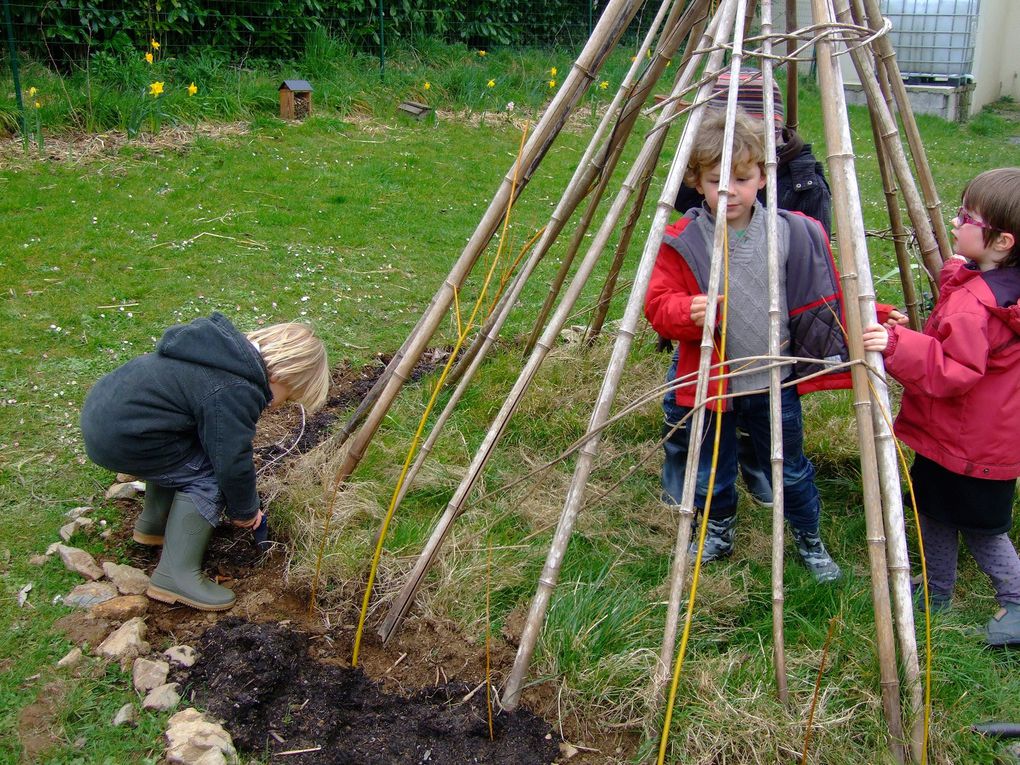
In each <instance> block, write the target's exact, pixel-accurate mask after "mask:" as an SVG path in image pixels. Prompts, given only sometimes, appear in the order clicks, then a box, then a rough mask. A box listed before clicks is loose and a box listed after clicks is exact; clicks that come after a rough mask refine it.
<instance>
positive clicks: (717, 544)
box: [689, 515, 737, 563]
mask: <svg viewBox="0 0 1020 765" xmlns="http://www.w3.org/2000/svg"><path fill="white" fill-rule="evenodd" d="M736 525H737V516H735V515H731V516H730V517H729V518H720V519H719V520H716V519H714V518H709V519H708V529H707V530H706V531H705V546H704V547H703V548H702V550H701V562H702V563H708V562H710V561H713V560H719V559H720V558H726V557H728V556H729V554H730V553H732V552H733V533H734V531H735V528H736ZM698 532H699V528H698V527H695V529H694V535H695V536H694V539H693V540H692V541H691V546H690V550H689V554H690V555H691V557H692V558H693V557H694V556H695V555H697V554H698V538H697V534H698Z"/></svg>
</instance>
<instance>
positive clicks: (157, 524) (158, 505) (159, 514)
mask: <svg viewBox="0 0 1020 765" xmlns="http://www.w3.org/2000/svg"><path fill="white" fill-rule="evenodd" d="M175 493H176V492H175V491H174V489H171V488H169V487H167V486H160V485H159V484H158V483H153V482H152V481H146V482H145V498H144V500H143V501H142V514H141V515H139V516H138V520H136V521H135V532H134V534H132V535H131V538H132V539H134V540H135V541H136V542H138V544H142V545H153V546H159V545H161V544H163V533H164V531H165V530H166V518H167V516H168V515H170V505H171V504H172V503H173V501H174V494H175Z"/></svg>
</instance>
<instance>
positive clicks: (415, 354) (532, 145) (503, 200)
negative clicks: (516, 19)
mask: <svg viewBox="0 0 1020 765" xmlns="http://www.w3.org/2000/svg"><path fill="white" fill-rule="evenodd" d="M640 5H641V0H609V4H608V5H607V7H606V10H605V11H604V12H603V14H602V16H601V17H600V18H599V21H598V24H597V25H596V27H595V30H594V32H593V33H592V36H591V37H590V38H589V39H588V42H587V44H586V45H585V47H584V49H583V50H582V51H581V54H580V55H579V56H578V58H577V60H576V61H575V62H574V65H573V66H572V67H571V71H570V74H568V75H567V78H566V80H565V81H564V83H563V89H562V90H561V91H560V92H558V93H557V94H556V96H554V98H553V100H552V102H551V103H550V104H549V107H548V108H547V109H546V111H545V113H544V114H543V115H542V119H541V120H540V121H539V123H538V125H537V126H536V128H535V131H534V132H533V133H532V135H531V138H530V139H529V140H528V144H527V145H526V146H525V147H524V152H523V156H522V161H521V167H522V173H521V178H520V183H519V185H518V187H517V193H518V194H519V193H520V191H521V189H522V188H523V186H524V185H525V184H526V182H527V181H528V180H529V179H530V178H531V175H532V174H533V173H534V171H535V169H536V168H537V167H538V165H539V163H540V162H541V160H542V158H543V157H544V156H545V154H546V152H547V151H548V150H549V147H550V146H551V145H552V143H553V141H554V140H555V138H556V136H557V135H558V134H559V131H560V129H561V128H562V127H563V125H564V123H565V122H566V120H567V118H568V117H569V115H570V112H571V111H572V110H573V108H574V107H575V106H576V105H577V103H578V102H579V101H580V99H581V97H582V96H583V95H584V93H585V91H586V89H587V87H588V86H589V85H590V84H591V82H592V81H593V80H594V79H595V76H596V74H597V72H598V71H599V69H600V68H601V67H602V64H603V63H604V62H605V60H606V57H607V56H608V55H609V53H610V52H611V51H612V49H613V48H614V47H615V45H616V43H617V42H618V41H619V39H620V37H621V36H622V34H623V32H624V31H625V30H626V28H627V25H628V24H629V23H630V21H631V19H632V18H633V17H634V14H635V13H636V12H637V10H638V8H639V7H640ZM515 166H516V163H515ZM513 172H514V170H513V167H512V168H511V169H510V170H509V171H508V172H507V173H506V175H505V176H504V178H503V181H502V183H501V185H500V187H499V189H498V190H497V192H496V194H495V196H494V197H493V199H492V202H490V204H489V207H488V209H487V210H486V211H485V213H484V215H483V217H482V220H481V222H480V223H479V224H478V227H477V228H476V229H475V232H474V234H473V235H472V236H471V238H470V239H469V240H468V243H467V245H466V246H465V248H464V251H463V252H462V253H461V256H460V258H458V260H457V262H456V264H454V267H453V269H452V270H451V271H450V274H449V276H448V277H447V279H446V281H445V282H444V283H443V285H442V286H441V287H440V288H439V291H438V292H437V293H436V296H435V297H434V298H433V303H432V304H431V306H430V308H429V310H428V311H427V312H426V314H425V316H424V317H423V320H422V322H421V324H420V329H419V331H418V332H417V333H416V334H415V339H414V341H413V342H411V343H409V344H408V347H407V352H406V354H405V356H404V358H403V359H402V360H401V361H400V363H399V364H398V365H397V367H396V368H395V369H394V371H393V373H392V375H391V377H390V379H389V380H388V381H387V383H386V386H385V387H384V388H383V390H382V391H381V393H380V395H379V399H378V401H377V402H376V404H375V406H373V407H372V410H371V411H370V412H369V414H368V416H367V417H366V418H365V422H364V424H363V425H362V426H361V429H360V430H359V431H358V433H357V435H356V436H355V437H354V439H353V441H352V442H351V446H350V448H349V450H348V452H347V454H346V456H345V458H344V461H343V463H342V464H341V466H340V469H339V470H338V472H337V475H336V477H335V479H334V482H335V485H340V484H341V483H343V482H344V481H346V480H347V478H348V477H349V476H350V475H351V473H352V472H354V469H355V467H357V465H358V463H359V462H361V459H362V458H363V457H364V455H365V451H366V449H367V448H368V444H369V443H370V442H371V440H372V438H373V436H374V435H375V432H376V430H378V428H379V425H380V424H381V423H382V420H383V418H384V417H385V416H386V413H387V412H388V411H389V408H390V406H391V405H392V404H393V400H394V398H395V397H396V395H397V393H398V392H399V390H400V388H401V386H402V385H403V382H404V381H405V380H406V379H407V377H408V375H409V373H410V370H411V369H412V368H413V367H414V365H415V363H417V361H418V359H419V358H420V357H421V354H422V352H423V351H424V349H425V347H426V345H427V344H428V342H429V340H431V338H432V335H433V334H434V333H435V331H436V329H437V328H438V326H439V324H440V322H441V321H442V318H443V316H444V315H445V314H446V311H447V310H448V309H449V307H450V304H451V303H452V302H453V296H454V293H455V292H456V291H457V289H458V288H459V285H460V284H462V283H463V281H464V279H465V278H466V276H467V274H468V273H469V272H470V271H471V268H472V267H473V266H474V264H475V262H476V261H477V259H478V257H479V256H480V255H481V253H482V252H483V250H484V249H485V247H486V245H487V244H488V242H489V240H491V239H492V236H493V234H494V233H495V231H496V228H497V227H498V225H499V222H500V220H501V219H502V217H503V214H504V212H505V210H506V209H507V208H508V207H509V206H510V203H511V202H512V200H511V199H510V193H511V188H512V187H513Z"/></svg>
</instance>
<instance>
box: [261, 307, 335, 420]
mask: <svg viewBox="0 0 1020 765" xmlns="http://www.w3.org/2000/svg"><path fill="white" fill-rule="evenodd" d="M247 337H248V339H249V340H251V341H252V342H253V343H256V344H257V345H258V347H259V353H261V354H262V360H263V361H265V362H266V368H267V369H268V370H269V375H270V377H275V378H276V379H277V380H278V381H279V382H281V383H283V384H284V385H286V386H287V388H288V389H289V390H290V391H291V393H292V394H293V395H294V399H295V400H296V401H297V402H298V403H299V404H301V405H303V406H304V407H305V409H307V410H309V411H310V412H314V411H315V410H316V409H318V408H319V407H321V406H322V405H323V404H324V403H326V394H327V392H328V391H329V364H328V363H327V361H326V347H325V346H324V345H323V344H322V340H320V339H319V338H317V337H316V336H315V334H314V333H313V332H312V328H311V327H309V326H308V325H307V324H299V323H296V322H289V323H286V324H271V325H270V326H268V327H263V328H261V329H256V330H255V331H253V332H249V333H248V335H247Z"/></svg>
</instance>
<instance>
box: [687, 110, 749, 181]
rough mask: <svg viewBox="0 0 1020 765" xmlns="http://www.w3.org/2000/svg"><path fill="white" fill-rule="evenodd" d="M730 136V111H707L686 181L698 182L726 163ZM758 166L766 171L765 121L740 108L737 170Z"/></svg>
mask: <svg viewBox="0 0 1020 765" xmlns="http://www.w3.org/2000/svg"><path fill="white" fill-rule="evenodd" d="M725 135H726V113H725V112H721V111H719V110H718V109H712V110H711V111H709V112H707V113H706V114H705V119H703V120H702V122H701V126H700V127H699V129H698V140H697V141H696V142H695V143H694V149H693V150H692V151H691V159H690V161H689V162H688V163H687V172H685V173H684V183H686V184H687V185H688V186H690V187H691V188H694V187H696V186H697V185H698V182H699V181H700V179H701V176H702V174H703V173H707V172H708V171H709V170H711V169H712V168H714V167H716V166H718V165H720V164H721V163H722V155H723V138H724V137H725ZM751 165H758V167H759V168H760V169H761V171H762V173H764V172H765V124H764V123H763V122H762V121H761V120H756V119H754V118H752V117H750V116H748V114H747V112H745V111H744V110H743V109H737V113H736V116H735V119H734V123H733V162H732V166H733V168H734V169H735V170H742V169H747V168H748V167H749V166H751Z"/></svg>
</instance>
